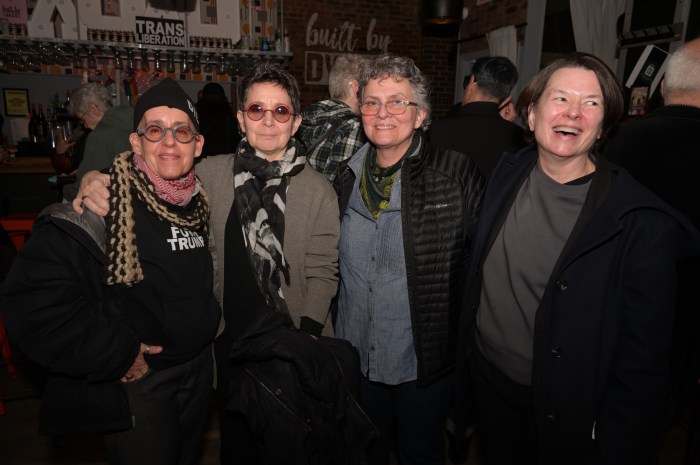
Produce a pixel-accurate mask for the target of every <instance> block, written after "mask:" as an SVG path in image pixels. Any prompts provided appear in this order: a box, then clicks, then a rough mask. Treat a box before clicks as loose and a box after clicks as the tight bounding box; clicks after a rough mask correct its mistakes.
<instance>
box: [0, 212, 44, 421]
mask: <svg viewBox="0 0 700 465" xmlns="http://www.w3.org/2000/svg"><path fill="white" fill-rule="evenodd" d="M36 215H37V214H36V213H33V212H32V213H13V214H10V215H7V216H3V217H2V218H0V224H2V227H3V228H5V231H7V235H8V236H10V240H11V241H12V243H13V244H14V245H15V248H16V249H17V251H18V252H19V250H20V249H21V248H22V246H24V243H25V242H26V240H27V239H28V238H29V235H30V234H31V232H32V226H33V225H34V220H35V219H36ZM0 354H1V355H2V363H3V364H4V365H5V367H6V368H7V372H8V373H9V374H10V376H11V377H12V379H17V369H16V368H15V364H14V362H13V360H12V351H11V350H10V341H9V340H8V339H7V333H6V332H5V324H4V323H3V321H2V317H0ZM4 414H5V403H4V402H3V398H2V389H1V388H0V416H2V415H4Z"/></svg>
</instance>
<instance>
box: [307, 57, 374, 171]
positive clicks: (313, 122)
mask: <svg viewBox="0 0 700 465" xmlns="http://www.w3.org/2000/svg"><path fill="white" fill-rule="evenodd" d="M367 60H368V58H366V57H363V56H362V55H356V54H351V53H348V54H344V55H339V56H338V57H337V58H336V59H335V61H334V62H333V67H332V68H331V71H330V73H329V75H328V90H329V91H330V95H331V98H330V100H321V101H320V102H316V103H314V104H312V105H311V106H309V108H307V109H306V110H304V111H303V112H302V114H301V126H299V131H298V133H297V134H298V136H297V138H298V139H300V140H301V141H302V142H304V144H305V145H306V148H307V151H308V154H307V157H308V160H309V163H311V165H312V166H313V167H314V168H315V169H316V170H317V171H318V172H320V173H321V174H323V175H324V176H325V177H326V178H327V179H328V180H329V181H331V182H333V179H335V176H336V174H337V172H338V165H339V164H340V162H342V161H343V160H346V159H348V158H350V157H351V156H352V155H353V154H354V153H355V152H357V150H358V149H359V148H360V147H362V145H363V144H364V143H365V142H366V141H367V139H366V138H365V133H364V131H362V122H361V121H360V116H359V114H358V113H359V104H358V101H357V87H358V84H357V74H358V72H359V70H360V66H361V65H362V64H363V63H365V62H366V61H367Z"/></svg>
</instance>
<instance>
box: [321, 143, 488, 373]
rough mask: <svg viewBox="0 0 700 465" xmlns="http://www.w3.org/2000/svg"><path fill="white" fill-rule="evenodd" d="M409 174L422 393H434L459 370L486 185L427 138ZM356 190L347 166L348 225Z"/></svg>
mask: <svg viewBox="0 0 700 465" xmlns="http://www.w3.org/2000/svg"><path fill="white" fill-rule="evenodd" d="M401 173H402V174H401V179H402V183H401V205H402V212H401V215H402V226H403V242H404V249H405V257H406V275H407V277H408V292H409V303H410V307H411V321H412V324H413V340H414V345H415V348H416V356H417V357H418V385H419V386H426V385H429V384H431V383H432V382H434V381H436V380H437V379H439V378H441V377H442V376H444V375H446V374H448V373H449V372H450V371H451V370H452V369H453V367H454V363H455V350H456V341H457V321H458V318H459V311H460V306H461V302H462V295H463V294H464V284H465V277H466V267H467V263H468V260H469V256H470V243H471V238H472V235H473V231H474V227H475V224H476V220H477V217H478V213H479V207H480V204H481V196H482V193H483V190H484V180H483V177H482V175H481V172H480V171H479V169H478V168H477V166H476V164H475V163H474V161H473V160H472V159H471V158H469V157H468V156H466V155H464V154H462V153H459V152H455V151H452V150H442V149H437V148H432V147H430V145H429V144H428V143H427V140H426V138H425V137H423V140H422V143H421V150H420V152H419V153H418V154H416V155H414V156H411V157H409V158H407V159H406V160H405V161H404V164H403V166H402V168H401ZM354 185H355V175H354V173H353V171H352V170H351V169H350V168H349V167H348V163H347V160H346V161H345V162H343V164H342V165H341V167H340V170H339V174H338V176H337V178H336V180H335V182H334V187H335V189H336V193H337V194H338V202H339V203H340V215H341V221H342V218H343V215H344V213H345V209H346V208H347V205H348V200H349V198H350V193H351V192H352V189H353V188H354ZM341 234H342V227H341Z"/></svg>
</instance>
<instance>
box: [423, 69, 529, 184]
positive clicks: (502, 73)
mask: <svg viewBox="0 0 700 465" xmlns="http://www.w3.org/2000/svg"><path fill="white" fill-rule="evenodd" d="M516 82H518V70H517V69H516V68H515V65H513V63H512V62H511V61H510V60H509V59H508V58H506V57H486V58H479V59H478V60H476V61H475V62H474V66H472V74H471V75H470V76H468V80H467V83H466V86H465V88H464V97H463V98H462V105H461V107H460V109H459V112H457V113H455V114H454V115H452V116H450V117H448V118H444V119H441V120H439V121H435V122H433V123H432V124H431V125H430V129H429V130H428V137H429V138H430V143H431V144H433V145H435V146H437V147H442V148H446V149H452V150H457V151H458V152H462V153H466V154H469V156H470V157H472V158H473V159H474V161H476V164H477V165H478V166H479V169H480V170H481V172H482V173H483V174H484V176H487V177H488V176H489V174H490V173H491V171H492V170H493V168H494V167H495V166H496V163H498V160H499V159H500V158H501V155H503V153H504V152H511V153H515V152H517V151H518V150H520V149H521V148H523V147H524V146H525V138H524V132H523V128H521V127H520V126H518V125H517V124H515V123H513V122H512V120H513V119H514V117H515V112H514V111H513V110H511V109H510V107H509V106H508V105H512V103H511V102H510V93H511V92H512V90H513V87H514V86H515V83H516ZM501 107H503V108H504V109H505V110H508V111H511V114H512V115H513V119H511V120H507V119H504V117H503V116H502V115H501V112H502V111H503V110H502V109H501Z"/></svg>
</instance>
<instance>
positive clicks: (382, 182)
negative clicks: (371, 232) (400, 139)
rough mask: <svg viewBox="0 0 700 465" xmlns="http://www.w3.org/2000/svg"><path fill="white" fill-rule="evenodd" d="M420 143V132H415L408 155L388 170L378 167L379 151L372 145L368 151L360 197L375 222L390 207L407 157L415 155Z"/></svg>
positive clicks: (361, 181)
mask: <svg viewBox="0 0 700 465" xmlns="http://www.w3.org/2000/svg"><path fill="white" fill-rule="evenodd" d="M420 143H421V136H420V131H415V132H414V134H413V140H412V141H411V146H410V147H409V148H408V150H406V153H404V155H403V156H402V157H401V159H399V161H397V162H396V163H394V164H393V165H391V166H389V167H386V168H382V167H381V166H379V165H377V149H376V148H375V147H374V146H373V145H370V147H369V150H367V154H366V155H365V162H364V165H363V167H362V177H361V178H360V195H361V196H362V200H363V201H364V203H365V205H366V206H367V209H368V210H369V212H370V213H371V214H372V217H373V218H374V219H375V220H376V219H377V218H379V214H380V213H381V212H382V211H384V209H385V208H386V207H387V205H389V201H390V200H391V188H392V186H393V185H394V179H395V178H396V173H398V171H399V169H401V165H402V164H403V161H404V159H405V158H406V156H407V155H408V156H411V155H412V154H413V153H415V152H416V151H417V150H418V148H419V147H420Z"/></svg>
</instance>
